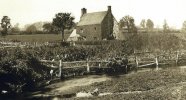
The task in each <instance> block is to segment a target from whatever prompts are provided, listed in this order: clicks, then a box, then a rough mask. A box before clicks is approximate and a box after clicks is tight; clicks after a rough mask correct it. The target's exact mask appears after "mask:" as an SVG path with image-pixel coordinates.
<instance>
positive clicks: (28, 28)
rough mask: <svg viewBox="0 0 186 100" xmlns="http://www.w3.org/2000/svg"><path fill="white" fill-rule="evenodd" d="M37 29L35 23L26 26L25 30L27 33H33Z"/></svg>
mask: <svg viewBox="0 0 186 100" xmlns="http://www.w3.org/2000/svg"><path fill="white" fill-rule="evenodd" d="M36 31H37V28H36V26H35V25H30V26H28V27H27V28H26V32H28V33H29V34H33V33H35V32H36Z"/></svg>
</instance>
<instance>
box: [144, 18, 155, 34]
mask: <svg viewBox="0 0 186 100" xmlns="http://www.w3.org/2000/svg"><path fill="white" fill-rule="evenodd" d="M146 27H147V30H148V31H152V30H153V28H154V23H153V21H152V20H150V19H148V20H147V22H146Z"/></svg>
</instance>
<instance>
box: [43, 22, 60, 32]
mask: <svg viewBox="0 0 186 100" xmlns="http://www.w3.org/2000/svg"><path fill="white" fill-rule="evenodd" d="M43 31H44V32H47V33H50V32H57V31H58V28H56V26H54V25H52V23H45V24H44V25H43Z"/></svg>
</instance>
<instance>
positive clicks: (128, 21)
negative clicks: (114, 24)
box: [119, 15, 137, 33]
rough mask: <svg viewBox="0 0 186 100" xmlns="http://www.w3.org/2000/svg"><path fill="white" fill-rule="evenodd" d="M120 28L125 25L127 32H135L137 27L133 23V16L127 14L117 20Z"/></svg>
mask: <svg viewBox="0 0 186 100" xmlns="http://www.w3.org/2000/svg"><path fill="white" fill-rule="evenodd" d="M119 26H120V28H123V27H126V28H127V30H128V33H137V28H136V26H135V23H134V18H133V17H131V16H129V15H127V16H124V17H123V18H122V19H121V20H120V22H119Z"/></svg>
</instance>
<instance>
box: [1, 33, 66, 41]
mask: <svg viewBox="0 0 186 100" xmlns="http://www.w3.org/2000/svg"><path fill="white" fill-rule="evenodd" d="M69 35H70V34H65V39H67V38H68V36H69ZM0 40H2V41H10V40H11V41H20V42H31V43H32V42H38V43H43V42H53V41H60V40H62V37H61V34H34V35H7V36H6V37H0Z"/></svg>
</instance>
